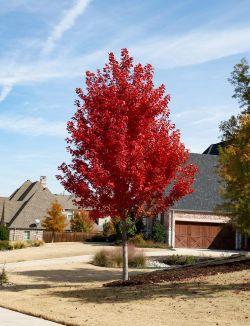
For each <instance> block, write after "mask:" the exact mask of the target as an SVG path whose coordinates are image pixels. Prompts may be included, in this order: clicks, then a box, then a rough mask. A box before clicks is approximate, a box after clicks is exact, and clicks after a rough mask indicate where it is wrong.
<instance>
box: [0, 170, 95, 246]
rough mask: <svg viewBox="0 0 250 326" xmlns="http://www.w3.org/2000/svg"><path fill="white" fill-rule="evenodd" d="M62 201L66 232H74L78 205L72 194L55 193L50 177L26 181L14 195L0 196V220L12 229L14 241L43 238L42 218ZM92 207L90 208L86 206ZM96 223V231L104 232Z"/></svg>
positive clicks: (11, 236) (10, 233)
mask: <svg viewBox="0 0 250 326" xmlns="http://www.w3.org/2000/svg"><path fill="white" fill-rule="evenodd" d="M55 200H58V202H59V203H60V204H61V206H62V207H63V213H64V214H65V217H66V219H67V221H68V225H67V227H66V231H67V230H68V231H70V220H71V219H72V217H73V213H74V211H76V210H78V207H77V206H76V205H75V204H74V202H73V196H72V195H55V194H52V193H51V192H50V190H49V189H48V188H47V187H46V177H44V176H43V177H41V178H40V181H36V182H32V181H30V180H27V181H25V182H24V183H23V184H22V185H21V186H20V187H19V188H18V189H17V190H15V192H14V193H13V194H12V195H10V197H0V221H1V223H3V224H5V225H6V226H7V227H8V229H9V239H10V240H29V239H42V238H43V230H44V229H43V227H42V225H41V223H42V220H43V219H44V217H45V216H46V211H47V209H48V208H49V207H50V206H51V204H52V202H53V201H55ZM86 210H88V209H86ZM100 229H101V228H100V226H98V225H97V224H95V230H97V231H98V230H99V231H100Z"/></svg>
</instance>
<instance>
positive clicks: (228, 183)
mask: <svg viewBox="0 0 250 326" xmlns="http://www.w3.org/2000/svg"><path fill="white" fill-rule="evenodd" d="M219 162H220V165H219V174H220V176H221V177H222V180H223V182H222V185H221V191H222V195H223V197H224V199H225V204H224V205H223V206H224V209H225V211H227V212H229V213H230V215H231V221H232V223H233V225H235V226H236V227H237V228H239V229H240V230H241V231H243V232H245V233H247V234H248V235H250V114H245V115H243V116H242V117H241V118H240V121H239V128H238V130H237V132H235V134H234V136H233V138H232V140H231V142H230V145H229V146H227V147H225V148H221V149H220V155H219Z"/></svg>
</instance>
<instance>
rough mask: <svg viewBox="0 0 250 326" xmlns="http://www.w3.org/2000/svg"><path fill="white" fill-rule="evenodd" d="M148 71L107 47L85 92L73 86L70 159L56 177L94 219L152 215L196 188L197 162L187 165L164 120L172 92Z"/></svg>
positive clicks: (124, 53) (177, 134) (174, 131)
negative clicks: (104, 60)
mask: <svg viewBox="0 0 250 326" xmlns="http://www.w3.org/2000/svg"><path fill="white" fill-rule="evenodd" d="M153 75H154V70H153V68H152V66H151V65H149V64H147V65H146V66H142V65H141V64H136V65H134V63H133V58H132V57H131V56H130V55H129V53H128V51H127V49H123V50H122V51H121V60H120V61H118V60H116V58H115V56H114V54H113V53H110V54H109V62H108V63H107V64H106V65H105V67H104V68H103V70H102V71H101V70H97V73H96V74H95V73H92V72H90V71H87V72H86V92H84V91H83V90H82V89H81V88H78V89H77V90H76V93H77V95H78V99H77V100H76V108H77V110H76V113H75V115H74V117H73V118H72V119H71V120H70V121H69V122H68V126H67V129H68V132H69V137H68V139H67V142H68V144H69V146H68V151H69V153H70V154H71V156H72V162H71V163H70V164H68V165H67V164H65V163H63V164H62V165H61V166H60V167H59V169H60V170H61V172H62V173H61V175H60V176H58V178H59V179H60V180H61V183H62V184H63V186H64V187H65V189H67V190H68V191H69V192H71V193H74V194H75V195H76V198H77V203H78V205H79V206H80V207H86V206H88V207H91V208H92V209H93V210H92V211H91V214H92V217H94V218H97V217H104V216H118V217H119V218H121V219H124V220H125V219H126V218H127V217H128V216H130V215H131V214H134V215H135V216H138V215H140V214H142V213H143V214H144V215H155V214H157V213H158V212H159V211H163V210H164V209H165V208H166V207H169V206H170V205H172V204H173V203H174V202H175V201H176V200H179V199H180V198H182V197H183V196H185V195H187V194H189V193H191V192H192V191H193V190H192V183H193V180H194V175H195V173H196V171H197V168H196V167H195V166H193V165H191V164H187V160H188V157H189V153H188V151H187V150H186V149H185V146H184V144H182V143H181V141H180V132H179V130H177V129H175V126H174V124H172V123H171V121H170V120H169V114H170V112H169V109H168V103H169V101H170V96H169V95H166V94H165V86H164V85H160V86H159V87H155V86H154V83H153ZM170 185H171V186H170ZM166 187H169V188H168V189H169V190H168V193H167V194H166V192H165V189H166Z"/></svg>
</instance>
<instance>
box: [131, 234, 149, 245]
mask: <svg viewBox="0 0 250 326" xmlns="http://www.w3.org/2000/svg"><path fill="white" fill-rule="evenodd" d="M129 243H133V244H134V245H135V246H139V245H145V244H146V241H145V240H144V237H143V234H142V233H139V234H136V235H135V236H133V238H131V239H129Z"/></svg>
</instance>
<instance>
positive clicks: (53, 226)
mask: <svg viewBox="0 0 250 326" xmlns="http://www.w3.org/2000/svg"><path fill="white" fill-rule="evenodd" d="M42 226H43V227H44V228H45V229H46V230H47V231H53V232H63V231H64V229H65V227H66V226H67V223H66V219H65V216H64V215H63V213H62V206H61V205H60V204H59V202H58V201H57V200H55V201H54V202H53V203H52V205H51V207H50V208H49V209H48V210H47V216H46V217H45V219H44V220H43V222H42Z"/></svg>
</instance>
